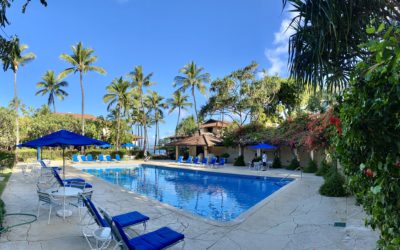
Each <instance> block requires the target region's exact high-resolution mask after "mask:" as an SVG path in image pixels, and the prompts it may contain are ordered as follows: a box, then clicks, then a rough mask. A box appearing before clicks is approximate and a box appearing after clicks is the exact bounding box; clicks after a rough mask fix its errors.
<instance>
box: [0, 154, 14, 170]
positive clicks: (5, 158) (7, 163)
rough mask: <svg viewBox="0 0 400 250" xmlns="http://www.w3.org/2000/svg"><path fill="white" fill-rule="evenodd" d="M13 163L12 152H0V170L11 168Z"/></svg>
mask: <svg viewBox="0 0 400 250" xmlns="http://www.w3.org/2000/svg"><path fill="white" fill-rule="evenodd" d="M14 162H15V153H14V152H12V151H2V150H0V169H1V168H12V167H13V166H14Z"/></svg>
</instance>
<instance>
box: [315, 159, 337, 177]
mask: <svg viewBox="0 0 400 250" xmlns="http://www.w3.org/2000/svg"><path fill="white" fill-rule="evenodd" d="M332 168H333V167H332V166H331V165H330V164H329V163H328V162H327V161H326V159H324V160H323V161H321V166H320V167H319V168H318V171H317V172H316V173H315V175H317V176H325V175H326V174H327V173H328V172H329V171H330V170H331V169H332Z"/></svg>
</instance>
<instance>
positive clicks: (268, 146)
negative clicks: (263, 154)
mask: <svg viewBox="0 0 400 250" xmlns="http://www.w3.org/2000/svg"><path fill="white" fill-rule="evenodd" d="M249 148H251V149H277V147H276V146H274V145H271V144H268V143H259V144H257V145H253V146H249Z"/></svg>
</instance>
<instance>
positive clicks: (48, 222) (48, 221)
mask: <svg viewBox="0 0 400 250" xmlns="http://www.w3.org/2000/svg"><path fill="white" fill-rule="evenodd" d="M51 208H52V205H50V211H49V219H48V220H47V224H48V225H49V224H50V216H51Z"/></svg>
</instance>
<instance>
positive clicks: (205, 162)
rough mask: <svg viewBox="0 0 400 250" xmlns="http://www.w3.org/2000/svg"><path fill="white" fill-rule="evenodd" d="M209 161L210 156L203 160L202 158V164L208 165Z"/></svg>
mask: <svg viewBox="0 0 400 250" xmlns="http://www.w3.org/2000/svg"><path fill="white" fill-rule="evenodd" d="M207 163H208V157H204V158H203V160H201V164H202V165H207Z"/></svg>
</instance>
